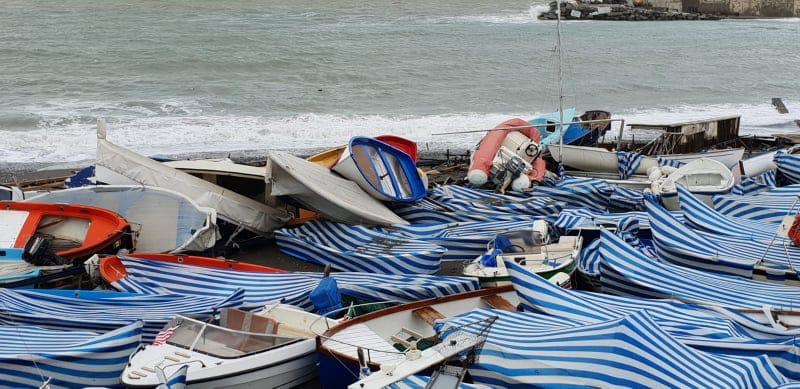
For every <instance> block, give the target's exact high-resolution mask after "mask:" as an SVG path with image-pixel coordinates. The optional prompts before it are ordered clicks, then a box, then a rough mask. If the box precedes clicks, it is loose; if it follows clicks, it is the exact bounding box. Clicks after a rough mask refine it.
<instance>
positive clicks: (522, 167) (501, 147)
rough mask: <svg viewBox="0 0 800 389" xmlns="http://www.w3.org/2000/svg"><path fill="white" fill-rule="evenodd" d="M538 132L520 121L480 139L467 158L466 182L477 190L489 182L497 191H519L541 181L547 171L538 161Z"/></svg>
mask: <svg viewBox="0 0 800 389" xmlns="http://www.w3.org/2000/svg"><path fill="white" fill-rule="evenodd" d="M540 140H541V138H540V135H539V130H537V129H536V127H534V126H532V125H531V124H530V123H528V122H527V121H525V120H522V119H510V120H506V121H504V122H503V123H500V124H499V125H498V126H497V127H495V128H494V129H493V130H492V131H489V133H488V134H486V136H484V137H483V139H481V141H480V143H479V144H478V148H477V149H476V150H475V151H474V152H473V153H472V155H471V156H470V164H469V171H468V172H467V180H468V181H469V183H470V184H471V185H473V186H476V187H480V186H483V185H485V184H486V183H487V182H489V179H491V180H492V182H493V183H494V184H495V186H496V187H497V188H498V189H499V191H500V192H501V193H502V192H505V190H506V189H507V188H509V187H510V188H511V190H513V191H523V190H525V189H527V188H529V187H530V186H531V184H532V183H534V182H539V181H541V180H542V179H544V175H545V173H546V172H547V169H546V166H545V162H544V160H543V159H541V158H540V154H541V148H540V143H539V142H540Z"/></svg>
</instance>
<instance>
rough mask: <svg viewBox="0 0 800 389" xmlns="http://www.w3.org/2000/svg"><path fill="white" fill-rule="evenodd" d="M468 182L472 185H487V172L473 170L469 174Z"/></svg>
mask: <svg viewBox="0 0 800 389" xmlns="http://www.w3.org/2000/svg"><path fill="white" fill-rule="evenodd" d="M467 181H469V183H470V184H471V185H474V186H481V185H483V184H485V183H486V181H489V176H487V175H486V172H484V171H483V170H478V169H473V170H470V171H469V173H467Z"/></svg>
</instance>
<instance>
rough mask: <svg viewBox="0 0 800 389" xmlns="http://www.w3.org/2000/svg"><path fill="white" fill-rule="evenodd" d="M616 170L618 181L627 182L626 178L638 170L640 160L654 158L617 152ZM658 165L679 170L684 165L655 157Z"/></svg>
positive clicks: (633, 153)
mask: <svg viewBox="0 0 800 389" xmlns="http://www.w3.org/2000/svg"><path fill="white" fill-rule="evenodd" d="M616 154H617V170H618V173H619V179H620V180H627V179H628V177H630V176H632V175H634V174H635V173H636V170H638V169H639V166H641V164H642V158H654V157H645V156H644V155H641V154H639V153H635V152H628V151H617V152H616ZM654 159H655V160H656V162H657V163H658V166H669V167H674V168H679V167H681V166H683V165H685V164H686V163H684V162H681V161H675V160H671V159H667V158H662V157H655V158H654Z"/></svg>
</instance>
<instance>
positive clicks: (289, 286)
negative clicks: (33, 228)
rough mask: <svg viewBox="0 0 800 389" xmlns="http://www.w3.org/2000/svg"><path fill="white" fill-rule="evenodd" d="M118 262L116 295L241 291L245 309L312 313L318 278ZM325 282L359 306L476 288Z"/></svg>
mask: <svg viewBox="0 0 800 389" xmlns="http://www.w3.org/2000/svg"><path fill="white" fill-rule="evenodd" d="M120 260H121V261H122V264H123V265H125V268H126V269H127V272H128V274H127V275H126V276H125V277H123V278H122V279H120V280H119V281H116V282H114V283H112V286H113V287H114V288H116V289H117V290H120V291H124V292H138V293H166V294H182V295H187V296H202V297H204V298H218V297H224V296H226V295H229V294H231V293H233V292H234V291H236V290H242V291H244V293H243V294H244V296H243V301H242V306H243V308H245V309H254V308H259V307H263V306H264V305H267V304H270V303H275V302H279V301H281V302H283V303H285V304H291V305H295V306H298V307H301V308H303V309H306V310H312V309H313V308H314V306H313V304H312V303H311V300H309V298H308V294H309V293H311V291H312V290H314V289H315V288H316V287H317V286H318V285H319V281H320V280H321V279H322V278H323V275H322V274H321V273H254V272H244V271H235V270H222V269H211V268H206V267H200V266H189V265H183V264H176V263H168V262H162V261H148V260H142V259H137V258H129V257H120ZM331 277H333V278H335V279H336V283H337V286H338V288H339V292H340V293H341V294H343V295H346V296H350V297H352V298H354V299H359V300H362V301H365V302H377V301H387V300H391V301H399V302H411V301H418V300H425V299H429V298H434V297H441V296H446V295H450V294H455V293H463V292H468V291H472V290H476V289H478V280H477V279H475V278H468V277H450V276H428V275H403V276H400V275H384V274H371V273H331Z"/></svg>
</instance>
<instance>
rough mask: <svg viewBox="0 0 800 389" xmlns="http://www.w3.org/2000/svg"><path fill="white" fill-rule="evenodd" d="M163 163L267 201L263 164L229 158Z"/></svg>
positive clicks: (252, 197)
mask: <svg viewBox="0 0 800 389" xmlns="http://www.w3.org/2000/svg"><path fill="white" fill-rule="evenodd" d="M163 163H164V165H167V166H169V167H171V168H174V169H178V170H180V171H182V172H185V173H189V174H191V175H193V176H195V177H198V178H202V179H203V180H206V181H208V182H210V183H212V184H214V185H219V186H221V187H223V188H225V189H229V190H232V191H234V192H236V193H239V194H241V195H244V196H246V197H249V198H251V199H253V200H256V201H261V202H264V201H266V196H265V194H264V191H265V185H266V184H265V183H264V174H265V172H266V170H265V169H264V167H263V166H262V167H257V166H250V165H244V164H240V163H235V162H233V161H232V160H230V159H229V158H220V159H196V160H176V161H166V162H163Z"/></svg>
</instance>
